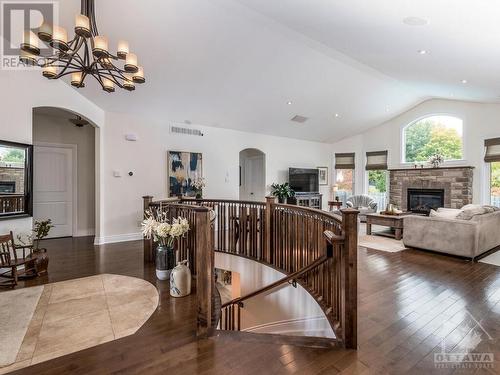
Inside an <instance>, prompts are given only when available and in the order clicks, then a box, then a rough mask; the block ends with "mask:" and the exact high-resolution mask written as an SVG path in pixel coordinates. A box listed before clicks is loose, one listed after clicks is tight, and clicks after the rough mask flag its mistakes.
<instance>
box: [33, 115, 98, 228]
mask: <svg viewBox="0 0 500 375" xmlns="http://www.w3.org/2000/svg"><path fill="white" fill-rule="evenodd" d="M71 117H72V115H71V114H70V113H68V114H67V116H66V117H59V116H50V115H40V114H37V111H36V110H35V112H34V119H33V143H40V142H43V143H56V144H69V145H76V152H77V171H76V173H77V202H76V207H75V208H76V210H77V233H74V234H73V235H74V236H75V237H77V236H89V235H93V234H94V233H95V140H94V133H95V131H94V127H93V126H92V125H86V126H84V127H82V128H78V127H76V126H75V125H73V124H72V123H71V122H69V121H68V119H69V118H71ZM35 168H36V165H35Z"/></svg>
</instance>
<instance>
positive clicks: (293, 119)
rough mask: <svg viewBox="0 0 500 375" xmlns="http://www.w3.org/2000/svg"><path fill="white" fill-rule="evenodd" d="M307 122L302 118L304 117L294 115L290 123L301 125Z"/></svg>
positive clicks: (305, 118)
mask: <svg viewBox="0 0 500 375" xmlns="http://www.w3.org/2000/svg"><path fill="white" fill-rule="evenodd" d="M307 120H308V118H307V117H304V116H300V115H295V116H293V117H292V119H291V121H294V122H298V123H300V124H303V123H304V122H306V121H307Z"/></svg>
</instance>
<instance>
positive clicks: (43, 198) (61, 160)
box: [33, 146, 73, 238]
mask: <svg viewBox="0 0 500 375" xmlns="http://www.w3.org/2000/svg"><path fill="white" fill-rule="evenodd" d="M33 218H34V219H35V220H37V219H51V220H52V224H53V225H54V228H52V229H51V231H50V233H49V236H48V238H54V237H68V236H72V235H73V149H72V148H63V147H47V146H35V153H34V179H33Z"/></svg>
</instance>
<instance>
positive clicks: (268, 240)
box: [264, 196, 276, 264]
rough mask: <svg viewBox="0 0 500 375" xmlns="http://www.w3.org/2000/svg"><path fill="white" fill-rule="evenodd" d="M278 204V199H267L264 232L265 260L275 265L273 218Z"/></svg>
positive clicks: (271, 197) (270, 197) (269, 197)
mask: <svg viewBox="0 0 500 375" xmlns="http://www.w3.org/2000/svg"><path fill="white" fill-rule="evenodd" d="M275 203H276V197H273V196H268V197H266V219H265V223H266V229H265V232H264V234H265V235H264V238H265V243H264V249H265V250H264V260H265V261H266V262H267V263H269V264H273V259H272V233H271V232H272V230H273V226H272V218H273V216H272V215H273V204H275Z"/></svg>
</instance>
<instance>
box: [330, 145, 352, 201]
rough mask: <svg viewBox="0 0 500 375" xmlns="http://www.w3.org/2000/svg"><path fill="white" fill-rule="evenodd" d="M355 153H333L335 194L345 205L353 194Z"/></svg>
mask: <svg viewBox="0 0 500 375" xmlns="http://www.w3.org/2000/svg"><path fill="white" fill-rule="evenodd" d="M355 160H356V155H355V153H353V152H352V153H338V154H335V186H334V188H335V189H334V190H335V196H336V197H338V198H339V200H340V201H341V202H342V203H343V204H344V205H345V204H346V201H347V198H349V197H351V196H352V195H354V170H355Z"/></svg>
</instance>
